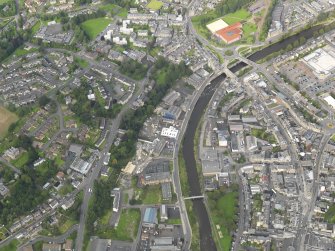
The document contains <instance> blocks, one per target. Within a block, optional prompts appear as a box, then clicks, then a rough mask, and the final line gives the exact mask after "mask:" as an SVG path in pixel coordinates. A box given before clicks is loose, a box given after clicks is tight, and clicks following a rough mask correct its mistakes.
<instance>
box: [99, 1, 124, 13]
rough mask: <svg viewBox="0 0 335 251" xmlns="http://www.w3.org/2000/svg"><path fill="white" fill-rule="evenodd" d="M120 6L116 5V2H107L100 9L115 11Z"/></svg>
mask: <svg viewBox="0 0 335 251" xmlns="http://www.w3.org/2000/svg"><path fill="white" fill-rule="evenodd" d="M118 8H120V7H119V6H117V5H115V4H111V3H110V4H106V5H103V6H101V7H100V8H99V9H100V10H104V11H111V12H114V11H115V9H118Z"/></svg>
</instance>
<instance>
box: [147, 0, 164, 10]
mask: <svg viewBox="0 0 335 251" xmlns="http://www.w3.org/2000/svg"><path fill="white" fill-rule="evenodd" d="M162 6H163V2H161V1H157V0H151V1H150V3H149V4H148V5H147V8H149V9H152V10H159V9H160V8H162Z"/></svg>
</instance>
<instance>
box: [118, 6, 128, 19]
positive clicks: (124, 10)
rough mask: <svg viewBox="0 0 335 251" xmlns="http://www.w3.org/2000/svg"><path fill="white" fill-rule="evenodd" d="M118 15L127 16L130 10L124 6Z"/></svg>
mask: <svg viewBox="0 0 335 251" xmlns="http://www.w3.org/2000/svg"><path fill="white" fill-rule="evenodd" d="M117 15H118V16H119V17H122V18H126V17H127V16H128V11H127V10H126V9H124V8H122V9H121V10H120V11H119V12H118V13H117Z"/></svg>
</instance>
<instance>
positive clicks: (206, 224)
mask: <svg viewBox="0 0 335 251" xmlns="http://www.w3.org/2000/svg"><path fill="white" fill-rule="evenodd" d="M321 28H323V26H321V25H319V26H315V27H312V28H310V29H308V30H304V31H302V32H300V33H299V34H296V35H293V36H291V37H288V38H286V39H284V40H283V41H280V42H277V43H274V44H272V45H270V46H268V47H266V48H264V49H262V50H260V51H257V52H255V53H254V54H252V55H251V56H249V57H248V58H249V59H250V60H252V61H254V62H255V61H258V60H260V59H262V58H265V57H266V56H268V55H270V54H271V53H273V52H275V51H280V50H281V49H284V48H286V47H287V45H288V44H291V43H293V42H294V41H296V40H297V39H299V38H300V37H305V38H306V39H309V38H311V37H312V36H313V33H314V32H315V31H317V30H319V29H321ZM244 66H246V64H245V63H238V64H237V65H235V66H233V67H232V68H231V69H230V70H231V71H232V72H237V71H239V70H240V69H242V68H243V67H244ZM225 77H226V75H225V74H222V75H220V76H218V77H217V78H216V79H214V80H213V81H212V82H211V83H210V84H209V85H208V86H207V87H206V88H205V90H204V91H203V93H202V94H201V96H200V98H199V99H198V101H197V103H196V105H195V107H194V109H193V111H192V114H191V117H190V120H189V123H188V126H187V129H186V132H185V135H184V141H183V157H184V160H185V165H186V171H187V175H188V182H189V186H190V196H197V195H202V191H201V186H200V183H199V177H198V173H197V168H196V160H195V156H194V150H193V149H194V137H195V132H196V129H197V126H198V124H199V122H200V119H201V117H202V115H203V113H204V111H205V109H206V107H207V105H208V103H209V101H210V100H211V98H212V96H213V94H214V92H215V89H216V88H217V87H218V86H219V84H220V83H221V82H222V81H223V80H224V79H225ZM192 203H193V209H194V212H195V215H196V217H197V220H198V224H199V231H200V250H201V251H216V250H217V248H216V245H215V242H214V240H213V236H212V230H211V226H210V221H209V217H208V213H207V210H206V206H205V204H204V202H203V200H202V199H199V200H193V201H192Z"/></svg>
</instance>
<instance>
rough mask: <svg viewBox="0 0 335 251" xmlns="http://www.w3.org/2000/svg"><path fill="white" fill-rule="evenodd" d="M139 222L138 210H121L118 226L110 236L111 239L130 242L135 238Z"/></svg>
mask: <svg viewBox="0 0 335 251" xmlns="http://www.w3.org/2000/svg"><path fill="white" fill-rule="evenodd" d="M140 220H141V212H140V210H139V209H134V208H131V209H123V210H122V213H121V217H120V221H119V224H118V226H117V227H116V229H115V232H114V234H113V236H112V239H116V240H123V241H132V240H134V239H135V238H136V235H137V231H138V226H139V224H140Z"/></svg>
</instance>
